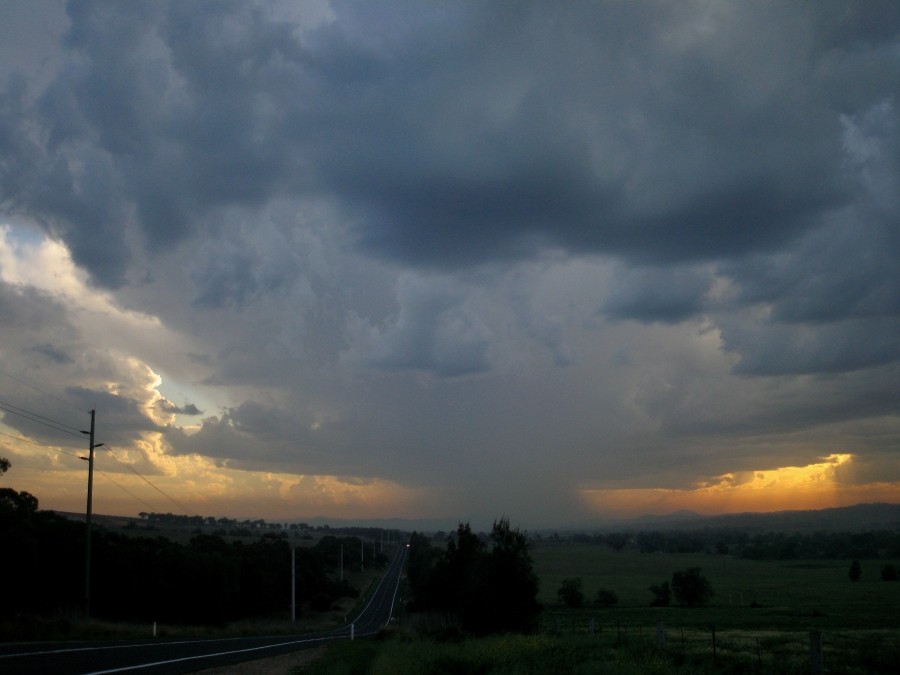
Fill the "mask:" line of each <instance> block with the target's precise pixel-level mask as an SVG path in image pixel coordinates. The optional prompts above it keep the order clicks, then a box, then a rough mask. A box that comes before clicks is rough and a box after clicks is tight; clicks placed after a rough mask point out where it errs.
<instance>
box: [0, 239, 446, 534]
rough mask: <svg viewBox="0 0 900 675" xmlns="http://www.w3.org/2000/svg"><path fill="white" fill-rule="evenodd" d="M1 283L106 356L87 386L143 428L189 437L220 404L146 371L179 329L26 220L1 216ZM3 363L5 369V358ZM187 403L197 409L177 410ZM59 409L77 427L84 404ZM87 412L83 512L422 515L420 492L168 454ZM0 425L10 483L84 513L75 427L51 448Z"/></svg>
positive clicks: (211, 395)
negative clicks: (89, 430)
mask: <svg viewBox="0 0 900 675" xmlns="http://www.w3.org/2000/svg"><path fill="white" fill-rule="evenodd" d="M0 282H2V283H5V284H8V285H10V286H12V287H16V288H20V289H34V290H37V291H39V292H40V293H43V294H46V295H48V296H52V297H53V298H55V299H56V301H57V302H59V303H60V304H61V306H62V307H63V308H64V309H65V311H66V313H67V315H68V316H69V317H70V320H72V321H73V322H76V327H77V329H78V330H79V331H81V332H82V333H83V334H85V335H87V336H89V337H90V340H89V341H91V342H94V343H95V346H96V348H98V349H100V350H103V351H105V352H107V356H108V357H109V358H110V359H111V360H112V361H115V362H116V363H117V367H118V369H119V372H118V377H117V378H115V379H110V380H103V381H101V380H97V381H94V382H93V383H92V384H91V386H92V387H93V388H95V389H98V390H101V391H103V390H105V391H107V392H108V393H110V394H112V395H114V396H124V397H126V398H128V399H132V400H134V401H137V402H139V403H140V406H139V409H140V410H141V411H142V414H143V415H144V416H145V417H146V424H144V425H142V426H144V427H148V426H149V427H152V426H158V427H166V426H169V427H171V426H173V425H175V426H180V427H181V428H182V430H183V431H184V432H185V433H186V434H188V435H189V434H190V433H192V432H193V431H195V430H196V428H197V427H195V426H193V425H194V424H197V423H198V422H199V418H200V411H202V413H203V414H204V415H212V414H217V413H218V411H219V410H220V409H221V408H224V407H226V404H227V403H230V402H225V401H222V400H221V398H220V396H218V395H217V392H216V391H215V390H214V389H213V388H209V387H204V386H198V385H196V384H194V381H193V380H192V377H191V375H193V377H194V379H196V378H197V373H198V372H200V371H197V370H195V371H194V373H193V374H191V373H186V374H184V377H183V378H181V379H176V378H173V377H171V376H170V375H169V374H168V373H165V374H162V371H160V372H157V371H158V370H159V368H158V366H156V365H155V363H156V361H158V360H160V359H156V358H154V356H155V355H163V356H165V357H171V356H172V355H175V354H177V353H178V352H179V351H184V349H183V344H182V345H179V347H181V349H175V348H174V346H175V345H176V343H178V342H179V341H181V342H184V341H185V340H186V338H185V337H184V336H183V335H176V334H175V333H173V332H172V331H169V330H168V329H167V327H166V326H165V325H164V324H163V323H162V322H161V321H160V319H159V318H158V317H156V316H153V315H150V314H144V313H138V312H133V311H128V310H124V309H122V308H121V307H119V305H118V304H117V303H116V302H115V300H114V298H113V297H112V296H111V295H110V294H109V293H107V292H104V291H100V290H98V289H96V288H92V287H91V286H90V285H89V284H88V282H87V275H86V274H85V273H84V272H83V271H81V270H79V269H78V268H77V267H76V266H75V265H74V264H73V262H72V259H71V255H70V253H69V251H68V249H67V248H66V247H65V246H64V245H63V244H62V243H60V242H58V241H54V240H52V239H49V238H46V237H44V236H41V235H37V234H36V233H35V231H34V230H33V229H30V228H20V227H16V226H11V225H8V224H6V225H0ZM3 365H4V367H5V368H6V369H7V370H15V364H14V363H10V364H3ZM176 366H177V363H176ZM172 370H173V372H176V371H177V368H172ZM13 377H15V376H13ZM15 379H16V382H18V383H22V382H25V383H26V384H30V383H27V382H26V381H25V380H21V378H15ZM74 384H79V383H78V382H75V383H74ZM84 386H88V385H87V383H84ZM57 393H61V392H57ZM54 398H57V400H61V399H59V398H58V397H56V396H55V395H54ZM191 404H192V405H193V406H194V407H195V408H196V410H195V411H193V412H189V413H188V414H185V413H184V411H185V410H186V409H189V408H190V407H191ZM34 412H38V414H40V413H41V412H44V411H34ZM65 412H66V413H68V417H71V418H74V419H72V422H71V423H72V424H81V423H82V422H83V426H84V427H85V428H86V427H87V424H88V417H87V413H86V412H85V413H84V415H83V419H80V420H79V419H78V418H79V413H78V410H77V409H76V408H73V409H72V410H66V411H65ZM97 421H98V425H97V429H98V432H97V433H98V435H97V442H102V443H104V446H105V447H103V448H98V450H97V455H96V461H95V470H96V471H95V473H96V476H95V481H96V483H95V491H94V510H95V511H96V512H98V513H108V514H122V515H135V514H137V513H138V512H140V511H147V510H150V511H158V512H169V511H174V512H181V511H183V510H184V509H185V508H186V509H189V510H190V511H191V512H193V513H197V514H201V515H217V516H221V515H228V516H230V517H247V518H250V517H253V518H257V517H265V518H269V519H289V518H296V517H298V516H299V515H305V516H315V515H320V514H327V515H330V516H334V517H337V518H367V517H372V516H373V514H376V515H377V514H383V513H386V512H388V511H389V510H391V509H395V510H396V509H399V510H401V511H404V512H421V509H422V506H423V502H424V501H425V500H424V495H423V494H422V491H421V490H416V489H413V488H408V487H405V486H402V485H399V484H397V483H394V482H392V481H388V480H379V479H362V478H357V477H347V476H333V475H297V474H290V473H278V472H271V471H250V470H238V469H234V468H230V467H229V466H228V465H227V462H224V463H223V462H217V461H215V460H212V459H209V458H206V457H201V456H200V455H197V454H186V455H178V454H170V453H169V452H168V450H169V448H168V446H167V443H166V441H165V440H164V436H163V434H162V433H160V432H158V431H151V430H146V429H145V430H143V431H137V432H134V431H132V432H130V433H129V432H126V431H125V430H124V429H122V430H117V429H116V427H115V425H110V422H109V417H108V411H105V410H103V409H100V410H98V411H97ZM182 425H184V426H182ZM0 432H2V435H0V456H4V457H7V458H8V459H10V460H11V462H12V465H13V470H12V473H11V475H10V476H8V478H10V479H12V484H13V485H14V486H15V488H16V489H17V490H25V491H28V492H31V493H32V494H34V495H35V496H36V497H38V499H39V500H40V505H41V508H44V509H53V510H58V511H70V512H82V511H83V510H84V507H85V495H86V477H87V473H86V470H85V469H86V464H85V463H84V462H83V461H82V460H81V458H80V456H81V455H84V454H86V449H85V444H86V441H85V443H81V442H80V439H79V438H78V437H77V436H76V437H74V438H72V439H71V442H70V443H69V442H68V441H66V443H67V444H61V445H50V444H47V443H45V442H39V441H37V440H35V439H33V438H28V437H27V435H23V433H22V432H21V431H19V430H16V429H14V428H12V427H10V426H9V425H8V424H4V420H3V418H2V417H0ZM126 435H128V436H130V439H129V438H126V437H125V436H126ZM23 438H24V439H25V440H24V441H23V440H19V439H23ZM126 464H127V465H128V466H126ZM129 467H131V468H129ZM132 469H134V471H136V472H137V473H139V474H140V475H135V473H134V471H132ZM141 476H144V477H146V479H147V480H144V479H143V478H141ZM148 481H150V483H152V485H151V484H150V483H148ZM154 486H155V487H154ZM156 488H158V489H156ZM431 496H432V497H433V496H434V495H431ZM182 507H183V508H182Z"/></svg>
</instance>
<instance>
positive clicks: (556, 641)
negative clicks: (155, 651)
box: [293, 631, 900, 675]
mask: <svg viewBox="0 0 900 675" xmlns="http://www.w3.org/2000/svg"><path fill="white" fill-rule="evenodd" d="M898 658H900V643H898V639H897V635H896V633H890V632H889V631H885V632H880V633H878V632H859V631H857V632H852V633H842V634H839V635H835V636H831V639H830V640H829V642H827V643H826V645H825V648H824V650H823V662H824V664H825V666H826V671H827V672H833V673H845V674H847V675H864V674H871V673H876V674H878V673H884V674H889V673H895V672H896V664H897V662H898V661H897V659H898ZM293 672H295V673H301V672H302V673H303V675H430V674H432V673H446V674H453V675H469V674H471V675H512V674H517V675H519V674H526V673H528V674H535V675H538V674H544V673H546V674H549V675H553V674H556V673H560V674H562V673H567V674H568V673H575V674H582V675H586V674H593V673H597V674H600V675H613V674H622V675H629V674H634V675H638V674H643V673H646V674H649V675H654V674H657V673H658V674H663V673H676V674H681V673H684V674H687V673H698V674H705V673H710V674H712V673H773V674H775V675H801V674H802V675H806V674H807V673H809V672H810V649H809V636H808V634H807V633H805V632H798V631H794V632H790V633H788V632H778V633H773V634H761V633H758V634H753V633H750V632H746V631H729V632H727V633H723V634H721V635H719V636H718V637H717V647H716V650H715V652H714V651H713V649H712V646H711V643H710V640H709V636H708V635H707V636H703V635H702V634H699V633H692V634H690V635H688V636H686V640H685V642H684V643H683V644H682V643H681V642H680V641H670V642H669V643H668V644H667V646H666V647H665V648H660V647H659V645H658V644H657V643H656V642H655V641H653V640H647V639H645V640H639V639H634V638H632V639H629V640H627V641H626V640H620V641H618V642H617V641H615V639H609V638H608V637H607V638H602V637H597V636H589V635H546V634H545V635H532V636H524V635H504V636H495V637H487V638H480V639H475V638H467V639H460V640H449V641H439V640H435V639H430V638H423V637H415V638H414V637H410V636H408V635H403V634H402V633H396V632H394V633H392V634H390V635H384V636H382V638H381V639H380V640H357V641H353V642H351V641H343V642H340V643H335V644H332V645H329V646H328V647H327V648H326V650H325V653H324V655H323V656H322V657H321V658H320V659H319V660H317V661H315V662H313V663H310V664H308V665H306V666H305V667H304V668H303V669H302V670H295V671H293Z"/></svg>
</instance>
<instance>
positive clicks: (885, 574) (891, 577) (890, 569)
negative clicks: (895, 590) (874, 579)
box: [881, 565, 897, 581]
mask: <svg viewBox="0 0 900 675" xmlns="http://www.w3.org/2000/svg"><path fill="white" fill-rule="evenodd" d="M881 580H882V581H897V568H896V567H895V566H894V565H885V566H884V567H882V568H881Z"/></svg>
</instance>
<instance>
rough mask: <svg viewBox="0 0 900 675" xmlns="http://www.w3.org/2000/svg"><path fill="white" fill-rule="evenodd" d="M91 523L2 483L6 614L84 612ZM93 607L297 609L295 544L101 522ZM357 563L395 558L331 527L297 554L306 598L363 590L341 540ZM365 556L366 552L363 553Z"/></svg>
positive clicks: (149, 613)
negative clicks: (349, 571) (179, 538)
mask: <svg viewBox="0 0 900 675" xmlns="http://www.w3.org/2000/svg"><path fill="white" fill-rule="evenodd" d="M85 534H86V533H85V524H84V523H80V522H77V521H72V520H69V519H67V518H64V517H62V516H60V515H59V514H56V513H54V512H52V511H41V510H40V509H39V508H38V499H37V498H36V497H34V496H33V495H31V494H29V493H28V492H18V491H16V490H14V489H11V488H0V541H2V542H3V547H4V552H3V554H2V555H0V579H2V581H3V601H2V603H0V617H3V618H12V617H17V616H19V617H21V616H26V615H32V616H54V615H71V616H77V615H78V614H79V613H81V612H82V611H83V606H84V578H85V577H84V547H85ZM91 542H92V543H91V548H92V556H91V560H92V565H91V615H92V616H94V617H97V618H102V619H109V620H120V621H147V622H150V621H160V622H168V623H182V624H223V623H225V622H228V621H233V620H236V619H241V618H246V617H259V616H274V615H285V614H286V613H287V612H288V611H289V610H290V604H291V602H290V589H291V547H290V545H289V544H288V542H287V541H285V539H284V538H283V537H281V536H279V535H278V534H276V533H271V532H266V533H264V534H262V536H260V537H258V538H257V539H255V540H253V541H250V542H246V541H227V540H226V539H224V538H223V537H221V536H218V535H213V534H202V533H201V534H195V535H194V536H193V538H192V539H191V540H190V541H189V542H188V543H187V544H180V543H177V542H174V541H172V540H170V539H167V538H165V537H153V538H151V537H145V536H133V535H128V534H124V533H121V532H115V531H111V530H107V529H105V528H102V527H95V528H93V530H92V537H91ZM342 546H343V547H344V549H345V554H346V553H347V552H349V551H353V552H354V554H353V555H354V558H353V560H354V561H355V563H356V564H360V563H363V564H365V565H366V566H367V567H369V566H373V565H374V566H379V565H383V564H384V563H385V558H384V556H383V555H381V554H377V555H376V553H375V552H374V551H373V547H372V546H365V547H364V546H363V542H362V540H361V539H359V538H358V537H349V536H343V537H341V536H335V535H331V534H329V535H326V536H323V537H322V538H321V539H319V541H318V542H317V543H316V544H315V545H313V546H308V547H298V548H297V549H296V551H295V555H296V568H295V569H296V602H297V607H298V608H300V610H301V611H305V610H308V611H322V610H327V609H329V608H330V607H331V605H332V603H333V602H334V601H335V600H336V599H338V598H340V597H356V596H357V595H358V594H359V591H358V590H357V589H355V588H353V587H351V586H350V585H349V584H348V583H347V582H346V581H340V580H338V579H337V578H336V577H338V576H339V575H338V573H337V570H338V565H339V564H340V550H341V547H342ZM362 556H364V557H362Z"/></svg>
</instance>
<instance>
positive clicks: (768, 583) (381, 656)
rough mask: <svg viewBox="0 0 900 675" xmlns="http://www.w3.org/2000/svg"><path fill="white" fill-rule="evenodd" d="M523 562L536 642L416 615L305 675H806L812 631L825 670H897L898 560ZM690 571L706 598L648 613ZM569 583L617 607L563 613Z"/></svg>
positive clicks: (583, 557) (541, 552) (599, 554)
mask: <svg viewBox="0 0 900 675" xmlns="http://www.w3.org/2000/svg"><path fill="white" fill-rule="evenodd" d="M532 557H533V560H534V566H535V571H536V572H537V574H538V577H539V578H540V580H541V587H540V595H539V599H540V600H541V602H542V603H543V604H544V606H545V612H544V615H543V617H542V625H541V632H540V634H539V635H534V636H515V635H508V636H497V637H490V638H485V639H480V640H476V639H460V640H455V641H453V640H451V641H438V640H433V639H428V638H421V637H413V636H412V635H411V633H412V630H411V629H412V628H413V624H414V621H415V618H416V617H415V616H406V617H403V620H402V622H401V624H400V628H401V630H400V631H398V632H394V633H392V634H390V635H386V636H385V637H384V639H382V640H370V641H356V642H353V643H351V642H342V643H339V644H335V645H333V646H331V647H329V648H328V650H327V652H326V655H325V656H324V657H323V659H322V660H321V661H320V662H318V663H315V664H312V665H310V666H307V667H306V668H305V669H304V670H303V672H304V673H312V674H313V675H317V674H318V673H323V674H324V673H328V674H329V675H330V674H332V673H337V674H347V675H350V674H356V673H367V674H373V675H378V674H381V673H391V674H395V673H396V674H401V675H402V674H407V675H418V674H422V675H424V674H426V673H438V672H439V673H479V674H490V673H504V674H507V673H576V674H577V673H601V674H603V673H617V674H618V673H622V674H624V675H628V674H629V673H649V674H651V675H652V674H654V673H776V674H782V673H783V674H785V675H794V674H798V675H799V674H800V673H803V674H804V675H805V674H806V673H809V672H810V663H811V648H810V633H811V631H818V632H819V633H820V635H821V640H822V660H823V663H824V666H825V670H826V672H832V673H847V674H849V675H854V674H860V675H862V674H863V673H894V672H896V667H897V666H896V664H897V663H900V617H898V614H897V610H896V608H897V607H900V583H889V582H884V581H882V580H881V577H880V570H881V567H882V566H883V565H884V564H887V563H891V562H893V563H894V564H897V561H888V560H877V561H875V560H871V561H868V560H863V561H861V563H862V569H863V574H862V578H861V579H860V581H858V582H851V581H850V579H849V578H848V575H847V572H848V570H849V567H850V561H849V560H824V561H823V560H815V561H802V560H793V561H752V560H741V559H736V558H731V557H729V556H718V555H706V554H641V553H638V552H637V551H632V550H625V551H620V552H616V551H614V550H612V549H610V548H608V547H606V546H592V545H573V546H545V547H537V548H536V549H534V550H533V551H532ZM688 567H699V568H701V569H702V570H703V574H704V575H705V576H706V577H707V578H708V579H709V580H710V583H711V584H712V586H713V589H714V591H715V593H716V594H715V596H714V597H713V599H712V602H711V603H710V604H709V605H708V606H706V607H702V608H694V609H690V608H684V607H677V606H672V607H650V606H649V604H650V601H651V599H652V594H651V593H650V591H649V590H648V589H649V586H650V585H651V584H658V583H660V582H661V581H664V580H670V579H671V578H672V573H673V572H675V571H677V570H682V569H686V568H688ZM572 577H580V578H581V579H582V581H583V584H584V585H583V591H584V594H585V597H586V600H587V601H588V603H591V601H592V600H593V599H594V597H595V596H596V593H597V590H598V589H600V588H605V589H609V590H612V591H614V592H615V593H616V594H617V596H618V598H619V603H618V604H617V605H616V606H615V607H611V608H604V609H601V608H598V607H594V606H591V604H588V605H586V606H585V607H584V608H581V609H578V610H572V609H567V608H563V607H562V606H561V605H560V604H559V600H558V598H557V595H556V591H557V589H558V588H559V587H560V584H561V583H562V580H563V579H566V578H572ZM438 618H440V617H438ZM432 619H434V617H432ZM434 621H437V619H434ZM434 621H432V623H434ZM438 624H440V622H438ZM440 625H442V624H440ZM660 630H661V631H662V634H663V636H664V643H663V642H662V641H661V640H660ZM714 630H715V640H713V631H714ZM404 631H409V632H404Z"/></svg>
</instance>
